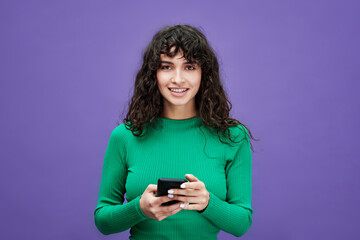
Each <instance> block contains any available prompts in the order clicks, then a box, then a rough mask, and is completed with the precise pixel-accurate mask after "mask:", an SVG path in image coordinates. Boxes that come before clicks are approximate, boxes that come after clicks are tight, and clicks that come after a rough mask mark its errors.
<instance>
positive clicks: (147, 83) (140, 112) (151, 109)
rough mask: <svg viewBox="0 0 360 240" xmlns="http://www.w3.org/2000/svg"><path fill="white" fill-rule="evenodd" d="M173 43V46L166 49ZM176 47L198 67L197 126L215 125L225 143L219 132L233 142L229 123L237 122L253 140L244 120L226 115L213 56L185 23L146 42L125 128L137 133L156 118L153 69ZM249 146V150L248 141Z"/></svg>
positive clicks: (158, 105) (158, 103)
mask: <svg viewBox="0 0 360 240" xmlns="http://www.w3.org/2000/svg"><path fill="white" fill-rule="evenodd" d="M173 47H175V50H174V51H173V52H170V49H173ZM179 50H181V52H182V54H183V57H184V58H185V59H186V60H188V61H189V62H196V63H197V64H198V65H199V66H200V67H201V82H200V88H199V91H198V93H197V94H196V96H195V105H196V109H197V110H199V113H200V117H201V124H200V126H201V125H204V126H205V127H207V128H209V129H212V130H214V129H215V130H216V131H217V135H218V137H219V140H220V142H222V143H226V144H228V143H227V142H224V141H222V140H221V136H220V134H219V133H221V134H222V135H223V136H225V137H227V138H229V139H230V141H232V142H234V141H233V140H232V139H231V138H232V137H233V136H231V134H230V130H229V127H232V126H237V125H241V126H243V127H244V128H246V130H247V131H248V133H249V135H250V137H251V139H253V140H255V141H257V140H258V139H255V138H253V136H252V134H251V132H250V130H249V129H248V128H247V127H246V126H245V125H244V124H242V123H241V122H239V121H238V120H236V119H233V118H230V117H229V112H230V110H231V108H232V104H231V103H230V101H229V100H228V98H227V95H226V93H225V91H224V88H223V86H222V83H221V81H220V76H219V64H218V60H217V57H216V55H215V53H214V51H213V49H212V48H211V46H210V45H209V43H208V42H207V40H206V37H205V36H204V34H203V33H202V32H200V31H199V30H198V29H197V28H195V27H192V26H189V25H175V26H166V27H164V28H162V29H161V30H160V31H158V32H157V33H156V34H155V35H154V37H153V39H152V41H151V42H150V44H149V45H148V46H147V48H146V50H145V52H144V53H143V64H142V66H141V69H140V70H139V71H138V73H137V75H136V80H135V86H134V93H133V96H132V98H131V100H130V102H129V104H128V113H127V115H126V117H125V118H124V119H123V120H122V121H123V123H124V124H125V126H126V127H127V129H129V130H131V131H132V133H133V135H134V136H141V135H142V134H143V133H144V134H145V132H146V129H148V127H149V126H150V125H151V126H152V127H154V122H155V120H156V118H157V117H158V116H160V114H161V113H162V110H163V96H162V95H161V93H160V90H159V89H158V85H157V79H156V72H157V70H158V69H159V68H160V67H161V62H160V54H167V56H169V57H173V56H175V55H176V54H177V52H178V51H179ZM117 123H118V124H120V123H119V122H117ZM240 129H241V130H242V131H244V130H243V129H242V128H240ZM144 130H145V131H144ZM200 130H201V129H200ZM249 135H246V136H249ZM243 139H244V138H243ZM241 140H242V139H241ZM250 144H251V143H250ZM251 149H252V150H253V146H252V144H251Z"/></svg>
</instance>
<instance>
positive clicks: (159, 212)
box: [140, 184, 183, 221]
mask: <svg viewBox="0 0 360 240" xmlns="http://www.w3.org/2000/svg"><path fill="white" fill-rule="evenodd" d="M156 191H157V185H155V184H149V185H148V187H147V188H146V189H145V191H144V193H143V194H142V196H141V198H140V208H141V210H142V211H143V213H144V214H145V215H146V216H148V217H149V218H152V219H155V220H158V221H161V220H163V219H165V218H167V217H168V216H170V215H174V214H175V213H177V212H180V211H181V210H182V208H181V207H180V204H182V203H183V202H179V203H174V204H172V205H169V206H161V204H162V203H164V202H169V201H172V200H173V199H172V198H169V197H168V196H160V197H156Z"/></svg>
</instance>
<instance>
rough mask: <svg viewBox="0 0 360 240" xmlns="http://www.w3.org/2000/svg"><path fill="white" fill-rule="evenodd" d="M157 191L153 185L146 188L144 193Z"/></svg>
mask: <svg viewBox="0 0 360 240" xmlns="http://www.w3.org/2000/svg"><path fill="white" fill-rule="evenodd" d="M156 191H157V185H155V184H149V185H148V187H147V188H146V192H156Z"/></svg>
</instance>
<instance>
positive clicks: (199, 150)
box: [94, 116, 253, 240]
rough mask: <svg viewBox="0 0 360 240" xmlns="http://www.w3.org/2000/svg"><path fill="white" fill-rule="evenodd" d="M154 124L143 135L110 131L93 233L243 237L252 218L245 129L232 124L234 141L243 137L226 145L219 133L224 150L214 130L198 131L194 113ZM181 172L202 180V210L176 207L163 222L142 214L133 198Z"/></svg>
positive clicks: (122, 127)
mask: <svg viewBox="0 0 360 240" xmlns="http://www.w3.org/2000/svg"><path fill="white" fill-rule="evenodd" d="M157 119H158V120H157V121H156V125H155V128H149V129H147V130H146V131H145V132H144V133H143V136H142V137H135V136H134V135H133V134H132V132H131V131H130V130H129V129H127V128H126V127H125V124H124V123H122V124H120V125H119V126H117V127H116V128H115V129H114V130H113V131H112V133H111V136H110V140H109V143H108V146H107V149H106V152H105V157H104V163H103V170H102V178H101V184H100V191H99V198H98V203H97V207H96V209H95V211H94V217H95V225H96V227H97V228H98V230H99V231H100V232H101V233H103V234H105V235H108V234H114V233H119V232H123V231H126V230H127V229H129V228H131V229H130V238H129V239H136V240H143V239H156V240H162V239H171V240H176V239H187V240H189V239H196V240H198V239H217V235H218V233H219V232H220V230H223V231H225V232H228V233H230V234H232V235H234V236H237V237H239V236H242V235H243V234H244V233H245V232H246V231H247V230H248V229H249V227H250V225H251V223H252V214H253V209H252V208H251V192H252V183H251V175H252V173H251V171H252V157H251V148H250V141H249V137H248V131H247V130H246V129H245V128H244V127H242V126H241V125H238V126H239V127H240V128H241V129H243V130H245V131H246V133H247V134H245V133H244V131H242V130H241V129H240V128H239V127H231V128H230V132H231V134H232V135H234V136H236V138H234V141H237V142H238V141H240V140H241V139H243V140H242V141H241V142H240V143H232V142H230V140H229V139H228V138H226V137H225V136H222V138H221V139H222V140H223V141H226V142H229V143H230V144H231V146H229V145H227V144H224V143H221V142H220V141H219V139H218V135H217V133H216V130H211V129H209V128H206V127H205V126H204V125H202V126H201V127H200V128H199V125H200V123H201V118H200V116H197V117H193V118H188V119H181V120H176V119H168V118H162V117H158V118H157ZM201 131H202V132H201ZM145 133H146V134H145ZM187 173H190V174H193V175H194V176H195V177H197V178H198V179H199V180H200V181H202V182H204V184H205V187H206V189H207V191H208V192H209V194H210V199H209V204H208V206H207V207H206V209H205V211H203V212H202V213H200V212H198V211H197V210H186V209H182V210H181V211H180V212H178V213H176V214H175V215H171V216H168V217H167V218H165V219H163V220H162V221H157V220H154V219H152V218H149V217H147V216H146V215H145V214H144V213H143V212H142V210H141V208H140V197H141V195H142V194H143V192H144V190H145V189H146V188H147V186H148V185H149V184H157V181H158V178H183V179H186V178H185V174H187ZM125 193H126V200H127V203H124V194H125Z"/></svg>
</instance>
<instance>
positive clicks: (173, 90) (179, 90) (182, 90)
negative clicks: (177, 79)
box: [170, 88, 186, 92]
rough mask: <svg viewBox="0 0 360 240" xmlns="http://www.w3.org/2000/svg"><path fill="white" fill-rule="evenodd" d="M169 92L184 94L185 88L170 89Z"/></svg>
mask: <svg viewBox="0 0 360 240" xmlns="http://www.w3.org/2000/svg"><path fill="white" fill-rule="evenodd" d="M170 90H171V91H172V92H185V91H186V89H185V88H184V89H172V88H170Z"/></svg>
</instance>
